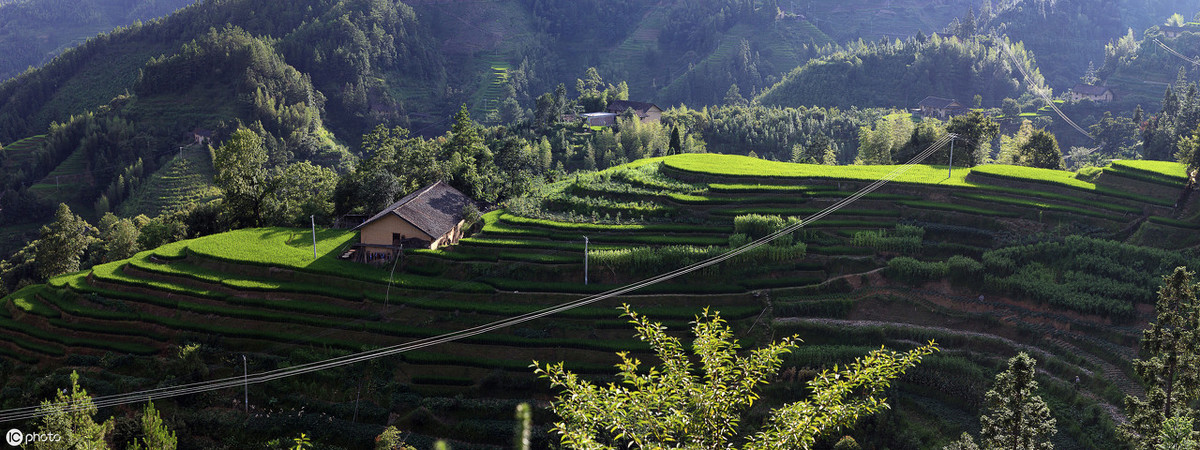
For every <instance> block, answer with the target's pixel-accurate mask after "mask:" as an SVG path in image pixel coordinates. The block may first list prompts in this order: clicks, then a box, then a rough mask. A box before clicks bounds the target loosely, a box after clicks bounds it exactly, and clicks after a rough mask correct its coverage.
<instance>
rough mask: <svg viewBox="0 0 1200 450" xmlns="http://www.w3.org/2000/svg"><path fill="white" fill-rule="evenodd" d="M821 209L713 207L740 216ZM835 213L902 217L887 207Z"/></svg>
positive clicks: (728, 214)
mask: <svg viewBox="0 0 1200 450" xmlns="http://www.w3.org/2000/svg"><path fill="white" fill-rule="evenodd" d="M819 211H821V209H818V208H782V207H746V208H729V209H713V210H712V213H713V214H714V215H721V216H738V215H743V214H779V215H806V214H815V213H817V212H819ZM835 214H837V215H839V216H867V217H900V211H899V210H886V209H840V210H838V211H837V212H836V213H835Z"/></svg>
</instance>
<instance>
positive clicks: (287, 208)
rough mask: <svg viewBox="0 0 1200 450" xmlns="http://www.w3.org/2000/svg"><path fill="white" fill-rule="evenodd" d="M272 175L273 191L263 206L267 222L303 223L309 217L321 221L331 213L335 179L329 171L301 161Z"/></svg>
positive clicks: (307, 220)
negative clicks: (273, 179) (264, 206)
mask: <svg viewBox="0 0 1200 450" xmlns="http://www.w3.org/2000/svg"><path fill="white" fill-rule="evenodd" d="M275 178H276V182H275V183H273V184H274V185H276V188H275V194H274V195H272V196H271V197H270V199H269V205H268V207H267V208H266V209H267V210H268V211H269V212H270V215H271V216H270V221H269V222H270V223H272V224H279V225H289V226H304V225H307V224H308V223H309V216H315V218H316V220H317V221H321V222H325V221H328V220H329V219H330V218H331V217H332V216H333V209H334V208H333V191H334V190H335V189H336V187H337V182H338V176H337V173H335V172H334V171H333V170H331V169H329V168H327V167H321V166H317V165H314V164H312V163H310V162H308V161H301V162H298V163H292V164H288V165H287V167H284V168H283V170H282V171H280V172H279V173H278V174H276V176H275Z"/></svg>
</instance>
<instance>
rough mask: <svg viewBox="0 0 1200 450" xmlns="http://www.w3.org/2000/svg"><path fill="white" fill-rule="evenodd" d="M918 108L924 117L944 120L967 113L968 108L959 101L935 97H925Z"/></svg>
mask: <svg viewBox="0 0 1200 450" xmlns="http://www.w3.org/2000/svg"><path fill="white" fill-rule="evenodd" d="M917 106H918V107H919V108H920V109H921V115H922V116H925V117H937V118H939V119H942V120H945V119H947V118H949V117H952V116H957V115H959V114H965V113H966V112H967V107H966V106H963V104H962V103H959V102H958V100H955V99H952V98H941V97H934V96H932V95H931V96H928V97H925V99H924V100H921V103H918V104H917Z"/></svg>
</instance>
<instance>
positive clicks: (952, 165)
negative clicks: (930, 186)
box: [946, 134, 955, 178]
mask: <svg viewBox="0 0 1200 450" xmlns="http://www.w3.org/2000/svg"><path fill="white" fill-rule="evenodd" d="M954 137H955V136H954V135H953V134H951V135H950V170H949V171H947V172H946V178H950V177H951V176H953V175H954Z"/></svg>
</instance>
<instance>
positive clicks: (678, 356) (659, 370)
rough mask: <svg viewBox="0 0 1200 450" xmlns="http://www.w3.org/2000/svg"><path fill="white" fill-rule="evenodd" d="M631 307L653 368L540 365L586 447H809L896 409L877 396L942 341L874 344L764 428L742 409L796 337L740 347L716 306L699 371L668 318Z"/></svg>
mask: <svg viewBox="0 0 1200 450" xmlns="http://www.w3.org/2000/svg"><path fill="white" fill-rule="evenodd" d="M624 311H625V314H624V316H626V317H629V321H630V323H632V324H633V325H634V327H635V328H636V329H637V334H638V336H639V338H641V339H642V340H643V341H646V342H648V343H649V344H650V346H651V348H652V349H653V351H654V352H655V354H656V356H657V357H658V359H659V360H661V361H662V364H661V365H660V366H658V367H653V368H651V369H649V370H645V369H643V368H642V367H641V362H640V361H638V360H637V359H635V358H631V357H630V356H629V354H628V353H624V352H622V353H618V354H617V355H618V356H619V357H620V358H621V363H619V364H618V365H617V367H618V368H619V370H620V373H619V374H618V377H619V378H620V379H621V380H622V381H621V383H620V384H619V385H618V384H610V385H608V386H606V387H601V386H598V385H596V384H593V383H591V382H589V381H586V380H583V379H581V378H579V376H578V375H575V374H573V373H570V372H568V371H567V370H566V369H564V368H563V364H562V363H558V364H547V365H545V366H541V365H539V364H538V363H537V362H536V361H535V362H534V364H533V367H535V372H537V373H538V374H539V375H541V376H542V377H543V378H547V379H548V380H549V381H550V384H551V386H553V387H557V388H561V389H563V392H562V394H561V395H559V396H558V399H557V400H556V401H555V402H554V405H553V410H554V412H555V413H556V414H558V415H559V417H561V418H562V420H561V421H560V422H558V423H556V424H555V426H554V428H555V431H556V432H558V433H559V434H560V435H561V436H562V443H563V445H564V446H566V447H571V448H580V449H615V448H617V447H620V448H625V447H628V446H636V447H640V448H678V447H687V448H730V447H731V446H732V445H734V444H738V445H743V444H744V448H749V449H768V448H771V449H775V448H778V449H783V448H787V449H807V448H811V447H812V446H813V444H814V442H815V441H816V439H817V437H819V436H821V435H822V434H824V433H827V432H831V431H834V430H836V429H839V428H842V427H846V426H850V425H852V424H853V423H854V421H855V420H857V419H858V418H859V417H862V416H863V415H868V414H873V413H875V412H877V411H879V410H882V409H885V408H887V404H886V403H885V402H884V400H883V399H881V398H879V397H878V395H879V394H881V393H882V392H883V390H884V389H886V388H887V387H888V385H889V383H890V381H891V380H892V379H894V378H896V377H898V376H900V375H901V374H902V373H904V371H905V370H907V369H908V368H910V367H912V366H914V365H916V364H917V363H918V362H919V361H920V360H921V357H922V356H924V355H928V354H930V353H932V352H934V351H937V347H936V344H934V343H933V342H930V343H929V344H928V345H925V346H922V347H918V348H916V349H913V350H910V351H908V352H905V353H896V352H892V351H888V350H884V349H882V348H881V349H880V350H876V351H873V352H871V353H870V354H868V355H867V356H865V357H862V358H859V359H858V360H856V361H855V362H853V363H851V364H849V365H847V366H845V367H844V368H843V369H841V370H834V371H829V370H826V371H823V372H821V373H820V374H818V375H817V377H816V378H815V379H814V380H813V381H811V382H809V387H810V388H811V389H812V395H811V396H809V398H808V399H807V400H804V401H799V402H795V403H791V404H787V405H784V406H782V407H779V408H778V409H776V410H774V411H773V412H772V413H771V415H770V417H769V418H768V419H767V420H766V422H765V423H764V426H763V428H762V429H761V430H760V431H758V432H757V433H753V434H750V433H749V430H744V429H743V427H742V426H741V419H742V415H743V414H744V413H746V412H747V411H748V410H749V409H750V407H751V406H752V405H753V404H754V402H755V400H757V399H758V394H757V393H756V392H755V388H756V387H757V386H758V385H760V384H763V383H766V382H767V381H768V380H770V379H771V378H772V377H774V376H775V374H776V373H777V372H778V371H779V368H780V366H781V365H782V358H781V355H783V354H784V353H787V352H788V351H789V349H790V348H791V347H793V346H794V343H795V342H796V338H795V337H794V336H793V337H789V338H786V339H784V340H783V341H780V342H778V343H772V344H771V345H768V346H766V347H764V348H761V349H758V350H753V351H750V352H748V353H746V354H744V355H743V356H739V355H738V354H737V353H738V350H739V349H740V347H739V346H738V344H737V342H736V341H734V340H733V331H732V330H731V329H730V328H729V327H728V326H727V325H726V324H725V321H724V320H722V319H721V317H720V314H719V313H715V312H714V313H710V312H709V311H708V310H707V309H706V310H705V311H704V313H703V314H702V315H701V316H699V317H697V318H696V321H695V322H694V323H695V325H694V326H693V328H692V331H693V333H694V334H695V336H696V340H695V341H694V342H693V344H692V347H693V349H694V351H695V353H696V356H695V359H696V360H698V361H700V364H701V365H702V367H701V368H700V369H699V370H696V369H695V368H693V366H692V360H691V359H690V358H689V357H688V355H686V354H685V352H684V345H683V343H681V342H680V341H679V339H676V338H673V337H670V336H668V335H667V334H666V330H665V329H664V328H663V327H662V325H660V324H658V323H655V322H652V321H650V320H649V319H647V318H645V317H643V316H640V315H638V314H636V313H634V312H633V311H632V310H630V308H629V305H625V306H624Z"/></svg>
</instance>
